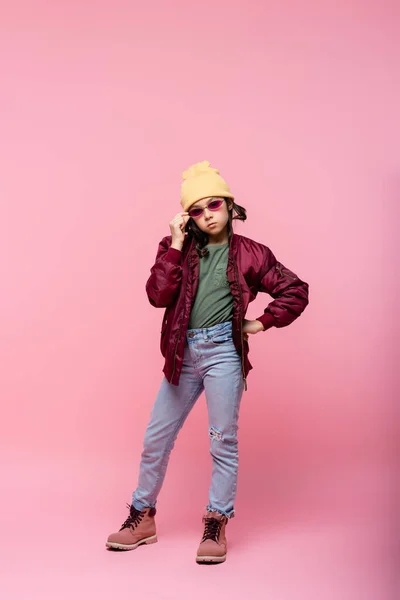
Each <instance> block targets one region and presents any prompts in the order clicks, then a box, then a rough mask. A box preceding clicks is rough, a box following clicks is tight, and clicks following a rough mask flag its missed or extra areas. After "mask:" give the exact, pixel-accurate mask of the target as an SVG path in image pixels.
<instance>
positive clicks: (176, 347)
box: [171, 256, 193, 381]
mask: <svg viewBox="0 0 400 600" xmlns="http://www.w3.org/2000/svg"><path fill="white" fill-rule="evenodd" d="M188 260H189V264H190V256H189V258H188ZM190 268H192V267H191V265H190ZM192 305H193V298H192ZM183 319H184V314H183V316H182V319H181V324H180V326H179V333H178V337H177V340H176V344H175V350H174V364H173V367H172V375H171V381H172V379H173V377H174V375H175V367H176V354H177V352H178V344H179V341H180V339H181V334H182V325H183Z"/></svg>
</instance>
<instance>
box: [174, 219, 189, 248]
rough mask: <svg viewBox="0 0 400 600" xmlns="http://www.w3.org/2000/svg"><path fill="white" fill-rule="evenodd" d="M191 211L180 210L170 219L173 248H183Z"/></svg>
mask: <svg viewBox="0 0 400 600" xmlns="http://www.w3.org/2000/svg"><path fill="white" fill-rule="evenodd" d="M189 219H190V217H189V213H187V212H180V213H178V214H177V215H175V217H174V218H173V219H172V221H170V223H169V228H170V230H171V236H172V241H171V248H176V249H177V250H182V246H183V242H184V241H185V235H186V233H185V226H186V223H187V222H188V221H189Z"/></svg>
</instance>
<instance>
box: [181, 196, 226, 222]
mask: <svg viewBox="0 0 400 600" xmlns="http://www.w3.org/2000/svg"><path fill="white" fill-rule="evenodd" d="M222 203H223V200H221V199H220V198H219V199H218V200H211V201H210V202H209V203H208V204H207V206H206V207H205V208H208V210H212V211H214V210H219V209H220V208H221V206H222ZM188 212H189V217H192V219H198V218H199V217H201V215H202V214H203V212H204V208H200V207H197V206H196V207H195V208H191V209H190V210H189V211H188Z"/></svg>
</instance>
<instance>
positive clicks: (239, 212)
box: [186, 198, 247, 258]
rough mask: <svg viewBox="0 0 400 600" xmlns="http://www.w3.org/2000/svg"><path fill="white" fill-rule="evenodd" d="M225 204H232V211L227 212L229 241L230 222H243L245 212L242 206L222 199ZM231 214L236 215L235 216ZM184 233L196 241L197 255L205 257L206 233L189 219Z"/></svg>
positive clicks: (227, 199)
mask: <svg viewBox="0 0 400 600" xmlns="http://www.w3.org/2000/svg"><path fill="white" fill-rule="evenodd" d="M224 200H225V202H227V203H228V202H231V203H232V210H230V211H228V212H229V219H228V223H227V229H228V239H229V240H230V239H231V237H232V233H233V228H232V221H234V220H235V219H237V220H238V221H245V220H246V219H247V212H246V209H245V208H243V206H239V204H236V203H235V202H233V200H231V199H230V198H224ZM233 213H236V214H235V215H234V214H233ZM186 231H187V232H188V236H187V237H188V238H189V240H191V239H192V238H194V239H195V241H196V250H197V254H198V255H199V256H200V258H202V257H203V256H207V254H208V250H207V248H206V246H207V244H208V233H205V231H201V229H200V228H199V227H198V226H197V225H196V222H195V221H194V220H193V219H189V221H188V222H187V223H186Z"/></svg>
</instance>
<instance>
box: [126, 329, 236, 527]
mask: <svg viewBox="0 0 400 600" xmlns="http://www.w3.org/2000/svg"><path fill="white" fill-rule="evenodd" d="M203 390H204V391H205V395H206V402H207V408H208V420H209V437H210V454H211V456H212V461H213V469H212V478H211V486H210V490H209V503H208V505H207V507H206V510H209V511H216V512H219V513H220V514H223V515H226V516H227V517H228V518H230V517H233V515H234V501H235V496H236V488H237V475H238V458H239V456H238V440H237V430H238V417H239V407H240V401H241V397H242V393H243V378H242V372H241V360H240V357H239V355H238V353H237V351H236V348H235V346H234V344H233V341H232V323H231V322H230V321H227V322H225V323H220V324H219V325H215V326H213V327H209V328H207V329H189V330H188V331H187V334H186V345H185V354H184V361H183V369H182V373H181V376H180V380H179V385H178V386H175V385H171V384H170V383H168V381H167V380H166V379H165V378H164V379H163V381H162V383H161V387H160V390H159V392H158V395H157V398H156V401H155V403H154V406H153V409H152V412H151V417H150V422H149V424H148V427H147V430H146V434H145V438H144V448H143V452H142V457H141V463H140V472H139V481H138V487H137V489H136V490H135V492H134V493H133V496H132V504H133V506H134V507H135V508H137V509H139V510H142V509H143V508H146V507H148V506H152V507H154V506H155V505H156V502H157V496H158V494H159V492H160V490H161V486H162V484H163V481H164V477H165V473H166V470H167V466H168V461H169V456H170V453H171V450H172V448H173V447H174V443H175V440H176V438H177V435H178V433H179V431H180V429H181V427H182V425H183V424H184V422H185V420H186V418H187V416H188V415H189V413H190V411H191V409H192V408H193V406H194V405H195V403H196V400H197V399H198V398H199V396H200V394H201V393H202V392H203ZM195 468H196V467H195V465H193V473H194V471H195ZM193 476H194V475H193Z"/></svg>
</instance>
